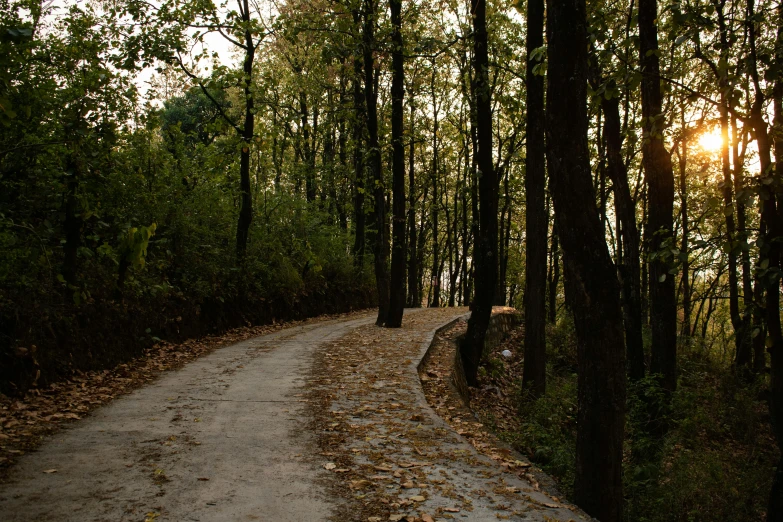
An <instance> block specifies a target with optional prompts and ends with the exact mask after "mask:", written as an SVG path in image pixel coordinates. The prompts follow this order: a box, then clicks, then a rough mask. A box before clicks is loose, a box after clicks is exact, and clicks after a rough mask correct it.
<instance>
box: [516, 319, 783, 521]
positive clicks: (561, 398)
mask: <svg viewBox="0 0 783 522" xmlns="http://www.w3.org/2000/svg"><path fill="white" fill-rule="evenodd" d="M547 337H548V340H549V346H548V350H549V365H548V372H547V392H546V395H545V396H543V397H541V398H539V399H537V400H535V401H529V400H527V399H526V398H525V397H520V408H519V414H520V417H521V418H522V428H521V430H520V431H519V432H517V433H510V434H504V438H505V439H506V440H507V441H508V442H509V443H511V444H513V445H514V446H515V447H517V448H519V449H520V450H521V451H523V452H526V453H527V454H528V455H530V456H531V458H532V459H533V460H534V461H535V462H536V464H538V465H540V466H541V467H542V469H544V470H545V471H546V472H548V473H550V474H552V475H553V476H554V477H555V478H556V479H557V481H558V484H559V487H560V489H561V490H563V492H564V493H566V494H569V493H570V491H571V487H572V484H573V479H574V464H575V447H576V433H577V426H576V405H577V402H576V401H577V376H576V374H575V373H574V372H573V370H571V369H569V364H568V363H564V361H569V360H570V359H571V357H573V354H575V352H576V345H575V342H576V340H575V336H574V332H573V324H572V323H571V321H569V320H567V319H563V318H561V319H560V321H559V323H558V324H557V325H556V326H553V327H550V329H549V331H548V335H547ZM679 362H680V369H681V372H680V375H681V377H680V381H679V387H678V390H677V392H676V393H675V394H674V396H673V397H672V402H671V406H667V404H668V402H667V400H666V398H665V391H663V390H662V389H661V388H659V387H658V385H657V381H656V379H655V378H653V377H647V378H645V379H643V380H641V381H640V382H638V383H635V384H633V385H629V390H628V403H627V409H628V411H627V414H628V415H627V422H626V451H625V457H624V462H625V472H624V487H625V495H626V520H633V521H639V522H670V521H683V522H686V521H688V522H690V521H714V520H727V521H728V520H731V521H744V520H760V519H761V516H762V513H763V512H764V509H765V505H766V500H767V495H768V492H769V487H770V483H771V478H772V469H773V467H774V466H775V463H776V462H777V453H776V451H775V450H774V444H773V443H772V433H771V431H770V427H769V422H768V413H767V405H766V403H765V401H763V400H762V397H763V395H762V392H763V389H764V383H763V382H758V383H756V384H754V385H747V384H746V383H744V382H742V381H740V380H739V379H738V378H737V376H736V375H735V374H734V373H733V372H731V371H730V370H729V369H727V365H726V364H725V363H724V362H723V361H721V359H720V358H713V357H712V356H710V355H707V356H706V357H705V356H704V352H700V351H692V352H690V353H689V354H688V355H685V356H682V357H680V361H679ZM656 409H657V410H658V413H659V414H660V413H661V412H662V414H660V419H661V422H662V423H665V424H666V426H667V428H668V431H666V434H665V435H664V436H663V437H662V438H661V437H659V436H656V435H655V433H654V431H653V430H654V428H655V426H651V425H650V419H651V418H653V417H654V416H652V415H651V412H652V411H653V410H656Z"/></svg>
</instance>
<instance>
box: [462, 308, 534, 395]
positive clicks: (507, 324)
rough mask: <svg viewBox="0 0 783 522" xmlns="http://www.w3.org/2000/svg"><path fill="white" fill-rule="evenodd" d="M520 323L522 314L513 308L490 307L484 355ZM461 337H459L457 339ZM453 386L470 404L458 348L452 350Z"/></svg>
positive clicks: (468, 390) (468, 389)
mask: <svg viewBox="0 0 783 522" xmlns="http://www.w3.org/2000/svg"><path fill="white" fill-rule="evenodd" d="M520 324H522V314H521V313H519V311H517V310H516V309H514V308H509V307H506V306H496V307H494V308H493V309H492V317H490V319H489V328H487V336H486V338H485V339H484V356H486V354H487V352H488V351H489V350H491V349H492V348H494V347H495V346H497V345H499V344H500V343H502V342H503V341H504V340H505V339H506V338H507V337H508V335H509V333H510V332H511V330H513V329H514V328H516V327H517V326H519V325H520ZM461 340H462V338H461V337H460V339H459V341H461ZM453 378H454V386H456V388H457V390H458V391H459V393H460V395H462V399H463V400H464V401H465V403H466V404H470V388H469V387H468V383H467V381H466V380H465V370H464V368H463V367H462V358H461V357H460V355H459V348H458V349H457V350H455V351H454V372H453Z"/></svg>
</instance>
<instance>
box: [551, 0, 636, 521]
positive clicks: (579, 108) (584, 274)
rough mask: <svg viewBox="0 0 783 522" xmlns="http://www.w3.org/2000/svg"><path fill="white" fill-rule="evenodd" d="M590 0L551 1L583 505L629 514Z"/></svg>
mask: <svg viewBox="0 0 783 522" xmlns="http://www.w3.org/2000/svg"><path fill="white" fill-rule="evenodd" d="M586 17H587V15H586V6H585V0H548V1H547V22H546V24H547V41H548V61H549V68H548V71H547V105H546V141H547V164H548V167H549V173H550V180H551V190H552V197H553V200H554V205H555V215H556V220H557V224H558V232H559V234H560V239H561V240H562V242H563V252H564V256H565V267H566V277H567V282H568V284H567V290H566V291H567V293H568V294H569V295H570V297H569V299H568V300H569V302H570V303H571V307H572V310H573V314H574V323H575V326H576V335H577V355H578V361H579V377H578V387H579V391H578V403H579V411H578V417H577V426H578V433H577V441H576V477H575V481H574V501H575V502H576V503H577V505H579V506H580V507H582V508H583V509H584V510H585V511H586V512H587V513H588V514H589V515H591V516H593V517H596V518H598V519H599V520H601V521H602V522H615V521H620V520H622V516H623V482H622V467H623V466H622V459H623V435H624V425H625V345H624V341H623V326H622V312H621V309H620V288H619V283H618V281H617V275H616V272H615V267H614V264H613V263H612V259H611V257H610V255H609V250H608V248H607V246H606V240H605V238H604V231H603V226H602V224H601V218H600V216H599V214H598V209H597V208H596V204H595V193H594V191H593V187H592V184H591V174H590V152H589V148H588V143H587V129H588V117H587V44H588V38H587V21H586Z"/></svg>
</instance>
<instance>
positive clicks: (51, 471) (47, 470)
mask: <svg viewBox="0 0 783 522" xmlns="http://www.w3.org/2000/svg"><path fill="white" fill-rule="evenodd" d="M44 473H57V470H56V469H45V470H44Z"/></svg>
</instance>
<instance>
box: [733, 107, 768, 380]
mask: <svg viewBox="0 0 783 522" xmlns="http://www.w3.org/2000/svg"><path fill="white" fill-rule="evenodd" d="M731 128H732V138H731V141H732V163H733V165H734V169H733V176H734V198H735V202H736V206H737V209H736V211H737V236H736V237H737V248H738V249H739V251H740V256H741V264H742V297H743V299H742V302H743V311H742V333H743V336H744V339H743V349H744V350H746V351H747V356H746V357H747V361H746V362H745V363H744V366H746V367H747V368H748V369H749V371H750V372H751V373H753V370H752V367H753V353H754V348H753V335H752V333H753V310H754V308H755V307H754V305H753V283H752V277H753V272H752V270H751V267H750V248H748V229H747V226H748V225H747V208H746V195H745V179H744V178H745V176H744V174H743V170H744V163H745V152H746V150H747V148H746V144H747V142H744V143H743V147H742V152H740V149H739V141H740V137H739V131H738V130H737V120H736V118H732V121H731ZM743 134H744V133H743ZM760 331H761V330H759V332H760Z"/></svg>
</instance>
